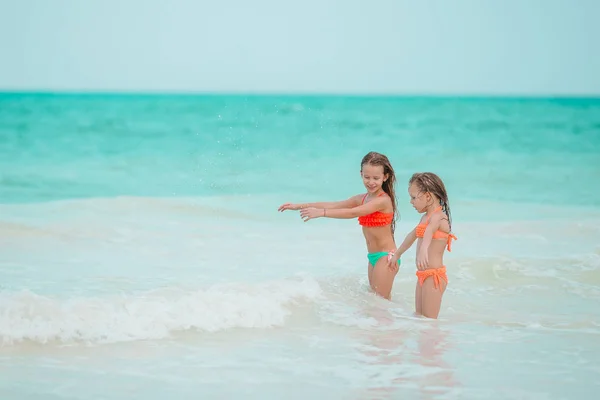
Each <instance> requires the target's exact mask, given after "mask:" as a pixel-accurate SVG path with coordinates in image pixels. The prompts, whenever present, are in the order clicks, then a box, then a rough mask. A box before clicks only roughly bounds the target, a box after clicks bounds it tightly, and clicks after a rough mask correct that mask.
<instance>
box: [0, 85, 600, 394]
mask: <svg viewBox="0 0 600 400" xmlns="http://www.w3.org/2000/svg"><path fill="white" fill-rule="evenodd" d="M599 127H600V102H598V101H595V100H588V101H575V100H573V101H569V100H563V101H559V100H543V99H541V100H528V101H518V100H500V99H499V100H464V99H463V100H461V99H387V98H377V99H360V98H304V97H300V98H270V97H256V98H253V97H250V98H241V97H240V98H238V97H214V98H212V97H198V98H197V97H152V96H148V97H127V96H123V97H120V96H90V97H85V96H84V97H77V96H58V97H55V96H41V95H39V96H34V95H27V96H25V95H21V96H17V95H3V96H0V143H1V144H0V201H1V202H2V204H0V238H1V240H0V277H1V278H2V279H1V280H0V397H1V398H23V399H37V398H44V399H71V398H85V399H101V398H102V399H104V398H110V399H121V398H123V399H125V398H130V397H131V396H132V395H135V396H136V397H142V396H143V397H145V398H147V399H153V398H157V399H158V398H163V397H165V396H168V395H172V396H174V397H177V398H197V397H198V396H199V395H200V396H202V397H206V398H221V397H226V398H227V397H240V396H245V397H248V398H265V397H266V398H279V397H283V396H285V397H286V398H307V397H318V398H325V397H326V398H336V399H337V398H339V399H365V398H368V399H371V398H399V397H400V396H402V395H408V396H410V398H469V399H477V398H482V399H483V398H503V399H504V398H506V399H522V398H527V399H529V398H534V399H537V398H539V399H563V398H595V397H594V396H593V395H591V393H594V390H595V389H596V390H597V389H598V387H599V386H600V384H599V383H598V380H597V379H596V378H597V376H599V375H598V373H599V372H600V371H599V368H598V367H597V366H596V363H595V361H594V360H597V359H598V357H599V356H600V336H599V335H600V322H599V321H600V320H599V319H598V311H597V304H598V300H599V299H600V245H598V240H597V239H596V238H597V237H598V235H599V234H600V228H599V226H600V225H599V224H598V223H599V222H600V203H599V202H598V198H599V197H598V194H599V193H598V188H597V186H595V185H593V184H591V183H592V182H596V181H600V180H599V178H600V163H599V161H598V160H600V157H599V154H598V153H599V151H600V128H599ZM582 144H584V145H582ZM370 150H379V151H382V152H385V153H386V154H388V155H389V156H390V159H391V160H392V162H393V163H394V167H395V168H396V172H397V175H398V180H399V183H398V189H397V190H398V198H399V203H400V212H401V220H400V221H399V222H398V224H397V234H396V240H397V242H400V241H401V240H402V238H403V236H404V235H405V234H406V233H407V232H408V231H409V230H410V229H412V227H413V226H414V224H415V223H416V222H417V220H418V215H416V214H415V213H414V211H413V210H412V209H411V208H410V205H409V204H408V195H407V194H406V184H405V182H406V181H407V180H408V178H409V177H410V174H412V172H415V171H418V170H432V171H435V172H438V173H439V174H440V175H441V176H442V178H443V179H444V180H445V182H446V184H447V186H448V190H449V194H450V202H451V206H452V215H453V218H454V220H453V228H454V232H455V234H456V235H457V236H458V241H456V242H455V243H454V244H453V247H452V249H453V251H452V253H449V254H447V255H446V257H445V262H446V264H447V266H448V275H449V279H450V284H449V286H448V290H447V292H446V294H445V297H444V302H443V305H442V310H441V315H440V319H439V320H437V321H431V320H426V319H422V318H417V317H414V316H413V315H412V313H413V307H414V305H413V302H414V286H415V281H416V278H415V276H414V271H415V268H414V253H413V252H412V251H410V252H408V253H407V254H406V255H405V256H404V257H403V259H402V266H401V270H400V273H399V275H398V277H397V279H396V282H395V285H394V289H393V300H392V301H391V302H387V301H385V300H382V299H378V298H376V297H375V296H373V295H372V294H370V293H369V291H368V290H367V289H368V284H367V279H366V272H367V259H366V249H365V246H364V239H363V238H362V237H361V233H360V229H359V227H358V226H357V222H356V221H355V220H331V219H327V220H325V219H318V220H313V221H310V222H308V223H303V222H302V221H301V219H300V218H299V216H298V214H297V213H295V212H289V213H283V214H280V213H277V207H278V206H279V205H280V204H281V203H283V202H287V201H297V202H305V201H311V200H335V199H343V198H346V197H349V196H351V195H354V194H357V193H360V192H361V191H362V188H361V182H360V179H359V176H358V169H359V166H358V165H357V164H358V163H359V162H360V158H361V157H362V155H364V154H365V153H366V152H368V151H370ZM426 155H430V157H427V156H426ZM521 200H522V201H521ZM507 383H508V384H507Z"/></svg>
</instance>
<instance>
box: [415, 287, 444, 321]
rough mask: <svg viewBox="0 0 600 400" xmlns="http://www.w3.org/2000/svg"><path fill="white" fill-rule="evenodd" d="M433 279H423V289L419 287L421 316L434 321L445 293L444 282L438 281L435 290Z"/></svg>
mask: <svg viewBox="0 0 600 400" xmlns="http://www.w3.org/2000/svg"><path fill="white" fill-rule="evenodd" d="M433 279H434V278H433V277H429V278H427V279H425V282H423V287H421V311H422V314H423V316H425V317H427V318H434V319H435V318H437V317H438V315H439V313H440V307H441V305H442V296H443V295H444V292H445V291H446V281H445V280H444V279H440V284H439V286H438V287H437V288H436V287H435V285H434V280H433Z"/></svg>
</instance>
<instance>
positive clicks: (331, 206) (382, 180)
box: [279, 152, 400, 300]
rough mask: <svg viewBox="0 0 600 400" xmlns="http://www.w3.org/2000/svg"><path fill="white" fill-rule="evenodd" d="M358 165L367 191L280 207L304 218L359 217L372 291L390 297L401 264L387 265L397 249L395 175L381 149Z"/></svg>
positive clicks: (395, 262) (398, 262)
mask: <svg viewBox="0 0 600 400" xmlns="http://www.w3.org/2000/svg"><path fill="white" fill-rule="evenodd" d="M360 166H361V168H360V175H361V177H362V180H363V184H364V185H365V188H366V189H367V193H364V194H359V195H356V196H353V197H350V198H349V199H347V200H343V201H337V202H322V203H307V204H290V203H286V204H284V205H282V206H281V207H279V211H285V210H301V211H300V215H301V217H302V219H303V220H304V221H305V222H306V221H309V220H311V219H313V218H322V217H324V218H339V219H350V218H358V223H359V224H360V225H361V226H362V231H363V234H364V236H365V240H366V242H367V250H368V254H367V258H368V260H369V263H368V266H367V271H368V277H369V284H370V286H371V289H373V291H374V292H375V293H377V294H378V295H379V296H381V297H384V298H386V299H388V300H389V299H391V292H392V285H393V283H394V278H395V277H396V274H397V273H398V265H399V264H400V260H399V259H398V258H396V259H395V260H394V267H392V268H388V260H390V259H391V258H392V256H393V255H394V251H395V249H396V242H395V241H394V228H395V221H396V214H397V209H396V196H395V194H394V185H395V183H396V176H395V175H394V169H393V168H392V165H391V163H390V161H389V160H388V158H387V157H386V156H384V155H383V154H380V153H376V152H370V153H368V154H367V155H366V156H364V157H363V159H362V161H361V163H360Z"/></svg>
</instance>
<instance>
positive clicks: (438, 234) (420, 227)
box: [415, 206, 458, 251]
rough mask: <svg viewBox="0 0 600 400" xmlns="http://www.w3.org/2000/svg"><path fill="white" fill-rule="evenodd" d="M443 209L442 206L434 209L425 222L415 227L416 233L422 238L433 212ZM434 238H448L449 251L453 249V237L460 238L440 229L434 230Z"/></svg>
mask: <svg viewBox="0 0 600 400" xmlns="http://www.w3.org/2000/svg"><path fill="white" fill-rule="evenodd" d="M441 210H442V207H441V206H440V207H438V208H436V209H435V210H433V212H432V213H431V214H429V216H428V217H427V219H426V220H425V222H423V223H420V224H418V225H417V227H416V228H415V234H416V235H417V237H418V238H422V237H423V235H425V229H426V228H427V225H428V224H429V219H430V218H431V215H432V214H433V213H436V212H438V211H441ZM433 239H447V241H448V251H452V239H454V240H458V238H457V237H456V236H454V235H453V234H451V233H448V232H444V231H441V230H439V229H438V230H437V231H435V232H433Z"/></svg>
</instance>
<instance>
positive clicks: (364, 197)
mask: <svg viewBox="0 0 600 400" xmlns="http://www.w3.org/2000/svg"><path fill="white" fill-rule="evenodd" d="M368 195H369V193H365V195H364V196H363V199H362V203H360V204H365V199H366V198H367V196H368Z"/></svg>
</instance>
